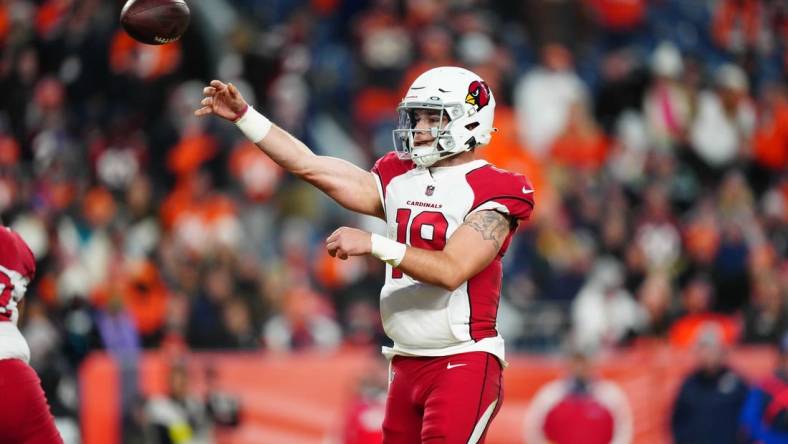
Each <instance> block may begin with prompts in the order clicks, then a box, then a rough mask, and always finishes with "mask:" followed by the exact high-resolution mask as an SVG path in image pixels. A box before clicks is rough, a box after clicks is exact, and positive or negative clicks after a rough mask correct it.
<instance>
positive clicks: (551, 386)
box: [525, 380, 566, 444]
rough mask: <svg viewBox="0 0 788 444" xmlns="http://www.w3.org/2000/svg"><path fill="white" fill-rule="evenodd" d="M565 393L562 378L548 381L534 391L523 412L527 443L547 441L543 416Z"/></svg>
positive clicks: (545, 415) (544, 443) (564, 384)
mask: <svg viewBox="0 0 788 444" xmlns="http://www.w3.org/2000/svg"><path fill="white" fill-rule="evenodd" d="M565 395H566V383H565V381H563V380H558V381H553V382H550V383H548V384H546V385H544V386H543V387H542V388H540V389H539V391H538V392H536V394H535V395H534V397H533V399H532V400H531V403H530V404H528V410H527V411H526V413H525V442H527V443H528V444H547V443H548V441H547V437H546V436H545V435H544V421H545V418H547V415H548V413H550V410H552V409H553V407H555V406H556V405H557V404H558V403H559V402H561V399H563V398H564V396H565Z"/></svg>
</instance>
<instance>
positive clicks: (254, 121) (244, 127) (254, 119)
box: [235, 106, 273, 143]
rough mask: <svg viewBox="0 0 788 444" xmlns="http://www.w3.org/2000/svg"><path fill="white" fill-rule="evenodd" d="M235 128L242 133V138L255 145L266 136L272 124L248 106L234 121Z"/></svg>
mask: <svg viewBox="0 0 788 444" xmlns="http://www.w3.org/2000/svg"><path fill="white" fill-rule="evenodd" d="M235 126H237V127H238V128H239V129H240V130H241V132H242V133H244V136H246V138H247V139H249V140H251V141H252V143H257V142H259V141H261V140H263V138H264V137H265V136H266V135H268V131H271V127H272V126H273V123H271V121H270V120H268V118H267V117H265V116H264V115H262V114H260V113H259V112H257V110H256V109H254V108H252V107H251V106H249V108H247V109H246V112H245V113H244V114H243V115H242V116H241V117H240V118H239V119H238V120H236V121H235Z"/></svg>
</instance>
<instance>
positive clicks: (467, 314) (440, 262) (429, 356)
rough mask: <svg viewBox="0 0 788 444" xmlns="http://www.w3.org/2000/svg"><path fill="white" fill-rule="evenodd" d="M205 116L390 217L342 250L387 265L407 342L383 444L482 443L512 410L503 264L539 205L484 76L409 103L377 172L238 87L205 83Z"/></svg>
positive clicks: (388, 324)
mask: <svg viewBox="0 0 788 444" xmlns="http://www.w3.org/2000/svg"><path fill="white" fill-rule="evenodd" d="M204 95H205V97H204V99H203V100H202V102H201V105H202V107H201V108H200V109H198V110H196V111H195V114H196V115H198V116H204V115H210V114H215V115H218V116H220V117H223V118H225V119H227V120H230V121H232V122H234V123H235V124H236V125H237V126H238V128H239V129H240V130H241V131H242V132H243V133H244V134H245V135H246V137H247V138H249V140H251V141H252V142H254V143H255V144H256V145H257V146H258V147H259V148H260V150H262V151H263V152H264V153H265V154H267V155H268V156H270V157H271V159H273V160H274V161H275V162H277V163H278V164H279V165H281V166H282V167H283V168H285V169H286V170H288V171H290V172H291V173H293V174H295V175H296V176H298V177H300V178H302V179H304V180H306V181H307V182H309V183H311V184H313V185H314V186H316V187H317V188H319V189H320V190H322V191H323V192H325V193H326V194H327V195H329V196H330V197H331V198H333V199H334V200H335V201H336V202H338V203H339V204H340V205H342V206H344V207H345V208H348V209H350V210H353V211H356V212H359V213H362V214H368V215H373V216H377V217H380V218H382V219H384V220H385V221H386V222H387V226H388V232H387V235H386V236H381V235H378V234H371V233H368V232H365V231H362V230H359V229H356V228H350V227H340V228H338V229H337V230H336V231H334V232H333V233H332V234H331V235H330V236H329V237H328V239H326V247H327V249H328V252H329V253H330V254H331V255H332V256H336V257H338V258H340V259H346V258H347V257H349V256H358V255H366V254H371V255H373V256H375V257H377V258H379V259H380V260H382V261H384V262H386V263H387V264H388V265H387V267H386V283H385V285H384V286H383V289H382V291H381V295H380V307H381V317H382V320H383V326H384V329H385V331H386V334H387V335H388V336H389V337H390V338H391V339H392V340H393V342H394V346H393V347H391V348H388V347H385V348H384V350H383V353H384V354H385V355H386V356H387V357H389V358H390V359H391V364H390V383H389V393H388V398H387V403H386V415H385V419H384V423H383V433H384V442H386V443H408V444H410V443H414V442H442V443H477V442H483V441H484V436H485V433H486V431H487V428H488V426H489V424H490V422H491V420H492V419H493V417H494V416H495V415H496V413H497V412H498V409H500V407H501V402H502V386H501V374H502V367H503V365H505V360H504V342H503V338H502V337H501V336H500V334H499V333H498V331H497V329H496V317H497V312H498V304H499V298H500V292H501V274H502V272H501V270H502V267H501V258H502V257H503V255H504V253H505V252H506V249H507V247H508V246H509V243H510V241H511V238H512V235H513V234H514V232H515V230H516V228H517V225H518V224H519V223H520V222H522V221H525V220H527V219H528V218H529V217H530V215H531V211H532V209H533V206H534V200H533V199H534V196H533V189H532V187H531V184H530V183H529V182H528V180H527V179H526V178H525V177H524V176H522V175H519V174H514V173H510V172H507V171H504V170H500V169H498V168H495V167H493V166H492V165H490V164H488V163H487V162H486V161H484V160H482V159H481V158H479V156H478V153H477V148H479V147H481V146H483V145H485V144H487V143H489V141H490V139H491V137H492V133H493V132H494V131H495V129H494V128H493V115H494V111H495V98H494V97H493V93H492V91H491V90H490V88H489V87H488V86H487V84H486V83H485V82H484V80H482V79H481V78H480V77H479V76H478V75H476V74H474V73H473V72H471V71H468V70H466V69H463V68H459V67H440V68H435V69H431V70H429V71H427V72H425V73H423V74H422V75H421V76H419V77H418V78H417V79H416V80H415V81H414V82H413V84H412V86H411V87H410V89H409V90H408V91H407V93H406V95H405V97H404V98H403V99H402V102H401V103H400V105H399V107H398V109H397V112H398V114H399V124H398V127H397V129H395V130H394V134H393V136H394V147H395V150H394V151H393V152H391V153H389V154H387V155H385V156H383V157H382V158H381V159H379V160H378V161H377V162H376V163H375V165H374V167H373V168H372V171H371V172H368V171H364V170H362V169H360V168H358V167H356V166H354V165H352V164H350V163H348V162H346V161H344V160H341V159H337V158H332V157H325V156H318V155H315V154H314V153H312V151H310V150H309V148H308V147H306V146H305V145H304V144H303V143H302V142H300V141H299V140H297V139H296V138H294V137H293V136H291V135H290V134H288V133H287V132H285V131H284V130H282V129H281V128H279V127H277V126H275V125H273V124H272V123H271V121H270V120H268V119H267V118H266V117H265V116H263V115H261V114H260V113H259V112H257V111H256V110H254V109H253V108H252V107H250V106H249V105H248V104H247V103H246V101H245V100H244V99H243V97H241V94H240V93H239V92H238V90H237V89H236V87H235V86H234V85H232V84H225V83H223V82H220V81H217V80H214V81H212V82H211V83H210V86H207V87H206V88H205V89H204Z"/></svg>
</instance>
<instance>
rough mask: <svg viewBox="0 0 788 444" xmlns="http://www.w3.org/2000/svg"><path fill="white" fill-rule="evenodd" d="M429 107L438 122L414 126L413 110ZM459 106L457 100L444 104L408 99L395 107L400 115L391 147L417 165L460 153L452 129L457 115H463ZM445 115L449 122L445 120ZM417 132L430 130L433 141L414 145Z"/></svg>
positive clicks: (401, 156)
mask: <svg viewBox="0 0 788 444" xmlns="http://www.w3.org/2000/svg"><path fill="white" fill-rule="evenodd" d="M418 110H428V111H433V112H437V113H438V122H439V123H438V126H433V127H430V128H423V129H417V128H416V124H417V120H416V116H415V114H416V111H418ZM462 112H463V111H462V106H461V104H459V103H453V104H444V103H440V102H434V103H430V102H419V103H414V102H409V103H403V104H401V105H400V106H399V107H398V108H397V113H398V115H399V119H398V124H397V129H395V130H394V132H393V135H394V149H395V150H396V152H397V156H398V157H399V158H400V159H403V160H406V159H409V160H412V161H413V163H415V164H416V165H417V166H420V167H429V166H432V165H433V164H434V163H435V162H437V161H438V160H441V159H446V158H448V157H451V156H454V155H455V154H459V153H461V152H463V151H465V150H464V149H463V150H457V149H456V148H457V144H456V142H455V140H454V137H453V134H452V132H453V131H452V129H453V127H454V126H455V124H456V120H455V119H456V118H457V117H459V116H461V115H462ZM444 116H446V117H447V118H448V122H445V124H444ZM418 133H429V134H430V136H431V137H432V139H433V140H432V142H431V143H430V144H429V145H420V146H417V145H416V135H417V134H418Z"/></svg>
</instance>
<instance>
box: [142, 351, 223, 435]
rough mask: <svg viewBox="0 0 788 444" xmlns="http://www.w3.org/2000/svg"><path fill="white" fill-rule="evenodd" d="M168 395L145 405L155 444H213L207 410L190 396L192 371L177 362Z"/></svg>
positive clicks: (147, 425)
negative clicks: (190, 375)
mask: <svg viewBox="0 0 788 444" xmlns="http://www.w3.org/2000/svg"><path fill="white" fill-rule="evenodd" d="M167 383H168V386H167V393H165V394H163V395H160V396H154V397H152V398H151V399H149V400H148V401H147V403H146V405H145V419H146V420H147V421H148V423H147V424H145V426H146V427H147V428H149V430H150V431H149V432H148V433H149V434H148V436H149V437H151V438H152V439H153V441H151V442H152V443H153V444H187V443H188V444H201V443H205V444H207V443H209V442H210V439H209V426H208V422H207V418H206V415H205V406H204V405H203V403H202V401H200V400H199V399H198V398H196V397H195V396H192V395H191V394H190V393H189V368H188V366H187V365H186V363H184V362H173V363H172V366H171V367H170V371H169V374H168V380H167Z"/></svg>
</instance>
